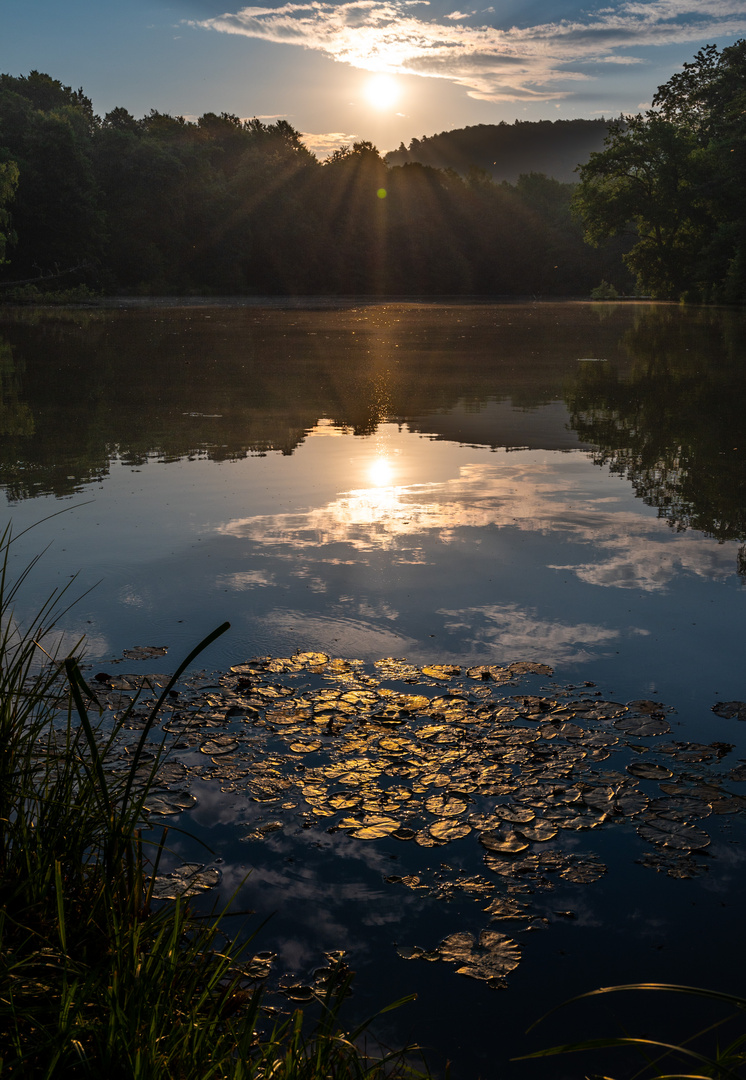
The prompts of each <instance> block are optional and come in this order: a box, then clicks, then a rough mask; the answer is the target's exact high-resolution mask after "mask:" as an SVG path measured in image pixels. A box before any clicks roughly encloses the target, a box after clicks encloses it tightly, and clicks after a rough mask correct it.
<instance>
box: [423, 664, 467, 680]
mask: <svg viewBox="0 0 746 1080" xmlns="http://www.w3.org/2000/svg"><path fill="white" fill-rule="evenodd" d="M422 674H423V675H428V676H429V677H430V678H431V679H455V678H456V677H457V676H458V675H460V674H461V668H460V667H457V666H456V665H455V664H428V666H427V667H423V669H422Z"/></svg>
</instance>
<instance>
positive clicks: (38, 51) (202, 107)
mask: <svg viewBox="0 0 746 1080" xmlns="http://www.w3.org/2000/svg"><path fill="white" fill-rule="evenodd" d="M743 36H746V0H625V2H617V0H611V2H610V0H600V2H599V3H598V4H596V5H593V4H590V5H589V4H587V3H585V4H582V3H577V2H576V0H568V2H567V3H564V4H562V5H560V4H557V3H553V2H550V0H523V2H522V3H518V2H515V0H480V2H479V3H476V4H469V3H461V4H455V3H451V2H448V0H429V2H428V0H342V2H333V0H289V2H282V0H274V2H272V3H270V4H268V5H267V6H259V4H258V3H257V4H254V5H251V6H249V5H246V4H245V3H242V2H241V0H239V2H237V3H236V4H231V3H230V0H220V2H213V0H126V2H122V0H64V2H62V0H0V71H3V72H9V73H11V74H13V75H20V74H27V73H28V72H29V71H30V70H32V69H33V68H36V69H38V70H40V71H45V72H48V73H49V74H50V75H53V76H54V77H55V78H58V79H61V80H62V81H63V82H64V83H65V84H67V85H72V86H74V87H78V86H82V87H83V89H84V90H85V91H86V93H87V94H88V95H89V96H90V97H91V98H92V99H93V103H94V107H95V108H96V111H97V112H99V113H100V114H103V113H105V112H107V111H108V110H109V109H111V108H113V107H114V106H116V105H122V106H125V107H126V108H128V109H129V110H130V112H132V113H134V115H136V116H142V115H143V114H144V113H146V112H148V111H149V110H150V109H151V108H155V109H158V110H160V111H163V112H170V113H173V114H179V115H184V116H188V117H196V116H198V115H200V114H201V113H203V112H207V111H214V112H220V111H226V112H232V113H236V114H237V115H239V116H242V117H251V116H259V117H263V118H267V119H275V118H279V117H283V118H286V119H288V120H289V121H290V123H291V124H292V125H293V126H294V127H295V128H297V129H298V130H299V131H301V132H303V133H304V134H305V135H307V143H308V145H309V146H311V147H312V148H313V149H316V150H317V151H319V152H323V149H324V148H325V147H334V146H338V145H340V143H342V142H346V141H350V140H352V139H371V140H372V141H373V142H375V143H376V145H377V146H378V147H379V148H380V149H381V150H382V151H386V150H390V149H392V148H394V147H396V146H398V144H399V142H400V141H402V140H403V141H404V142H405V143H408V142H409V141H410V140H411V139H412V138H413V137H415V136H421V135H430V134H433V133H434V132H437V131H444V130H448V129H450V128H454V127H461V126H464V125H467V124H480V123H481V124H491V123H499V122H500V121H501V120H505V121H508V122H511V121H513V120H515V119H522V120H538V119H569V118H573V117H594V116H601V115H605V116H615V115H618V114H619V113H620V112H625V113H628V112H637V111H639V110H640V109H641V108H645V107H646V106H647V105H648V104H649V103H650V100H651V98H652V95H653V93H654V91H655V88H656V87H657V86H658V85H659V84H660V83H661V82H664V81H665V80H666V79H667V78H668V77H669V76H670V75H671V74H672V73H673V71H675V70H677V69H678V68H680V67H681V65H682V64H683V63H684V61H686V60H689V59H691V58H692V57H693V55H694V53H695V52H696V51H697V49H698V48H700V47H701V46H702V45H704V44H706V43H709V42H714V43H716V44H717V45H718V46H720V47H723V46H725V45H729V44H731V43H732V42H733V41H735V40H737V39H738V38H740V37H743ZM381 76H385V79H382V78H381ZM374 77H377V79H378V81H377V82H375V81H374V82H372V80H373V79H374Z"/></svg>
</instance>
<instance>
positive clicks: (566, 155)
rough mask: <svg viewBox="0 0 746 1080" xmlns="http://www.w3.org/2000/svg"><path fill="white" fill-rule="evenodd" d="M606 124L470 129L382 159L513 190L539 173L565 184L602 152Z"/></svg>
mask: <svg viewBox="0 0 746 1080" xmlns="http://www.w3.org/2000/svg"><path fill="white" fill-rule="evenodd" d="M608 131H609V122H608V121H607V120H535V121H534V120H526V121H522V120H516V122H515V123H514V124H506V123H504V122H503V123H502V124H474V125H472V126H471V127H465V128H456V129H454V130H453V131H441V132H440V134H439V135H430V136H428V135H423V136H422V138H421V139H412V141H411V143H410V144H409V146H408V147H406V146H405V145H404V143H401V145H400V146H399V149H398V150H392V151H391V152H390V153H388V154H386V163H387V164H388V165H406V164H409V163H410V162H419V163H420V164H421V165H432V166H433V167H434V168H436V169H453V170H454V171H455V172H457V173H460V174H461V175H462V176H468V175H469V173H470V171H471V170H473V169H475V168H476V169H484V171H485V172H486V173H487V174H488V175H489V176H490V177H491V178H492V179H493V180H496V181H498V182H499V181H507V182H508V183H511V184H514V183H515V182H516V181H517V180H518V178H519V177H520V176H522V175H523V174H524V173H532V172H537V173H544V174H545V175H546V176H550V177H551V178H552V179H553V180H560V181H562V182H563V183H565V184H572V183H575V182H576V181H577V175H576V170H577V168H578V166H579V165H584V164H585V163H586V162H587V161H588V158H589V157H590V155H591V154H592V153H594V152H597V151H600V150H602V149H603V145H604V139H605V138H606V136H607V134H608Z"/></svg>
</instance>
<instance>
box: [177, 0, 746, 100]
mask: <svg viewBox="0 0 746 1080" xmlns="http://www.w3.org/2000/svg"><path fill="white" fill-rule="evenodd" d="M428 6H429V0H350V2H347V3H341V4H332V3H329V2H326V0H309V2H306V3H286V4H283V5H281V6H279V7H275V8H271V7H245V8H242V9H240V10H239V11H236V12H235V13H230V12H227V13H225V14H224V15H220V16H218V17H216V18H212V19H203V20H200V21H190V25H192V26H195V27H201V28H204V29H209V30H217V31H220V32H222V33H226V34H240V35H244V36H246V37H250V38H258V39H260V40H263V41H270V42H275V43H278V44H285V45H298V46H300V47H302V48H305V49H311V50H314V51H317V52H320V53H323V54H324V55H326V56H328V57H330V58H331V59H333V60H337V61H339V62H340V63H344V64H349V65H350V66H352V67H355V68H360V69H363V70H366V71H382V72H383V71H385V72H389V73H394V74H409V75H421V76H425V77H429V78H439V79H447V80H450V81H451V82H454V83H457V84H459V85H462V86H464V87H466V89H467V92H468V93H469V95H470V96H471V97H474V98H479V99H484V100H488V101H521V100H544V101H547V100H552V99H558V98H562V97H566V96H567V95H568V94H569V93H570V92H571V91H570V89H569V87H568V85H567V84H568V82H569V81H572V80H585V79H588V78H589V77H590V75H589V68H592V65H594V64H602V63H603V64H607V63H617V64H632V63H638V62H640V58H639V57H637V56H634V55H619V50H630V49H632V50H634V49H636V48H642V47H645V48H648V47H650V46H662V45H673V44H683V43H690V42H691V43H695V42H703V41H706V40H708V41H711V40H715V39H720V40H722V39H723V38H727V37H733V36H737V35H738V34H741V33H743V32H744V29H746V0H644V2H627V3H621V4H616V5H614V6H610V7H604V8H602V9H600V10H597V11H596V12H594V13H589V14H588V15H587V16H586V17H585V18H583V19H562V20H559V21H557V22H551V23H539V24H537V25H534V26H527V27H515V26H512V27H500V26H496V25H490V24H484V25H475V24H474V21H475V20H478V19H479V18H480V17H484V16H486V15H487V13H488V12H489V11H490V9H487V11H485V12H482V13H481V14H479V13H478V14H476V15H475V16H468V18H469V19H470V20H471V21H470V24H469V25H466V24H465V23H464V18H465V17H466V16H464V14H463V12H461V11H460V10H456V11H453V12H452V13H451V14H450V15H446V16H444V17H443V18H442V19H440V20H439V19H437V18H435V17H433V16H432V15H430V13H425V12H422V14H420V12H421V11H422V9H424V8H427V7H428ZM414 9H418V10H417V11H415V10H414ZM493 21H494V16H493Z"/></svg>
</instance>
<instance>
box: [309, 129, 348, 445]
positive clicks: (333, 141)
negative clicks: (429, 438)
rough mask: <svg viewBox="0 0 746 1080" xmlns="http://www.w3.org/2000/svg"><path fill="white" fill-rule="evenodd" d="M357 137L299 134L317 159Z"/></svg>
mask: <svg viewBox="0 0 746 1080" xmlns="http://www.w3.org/2000/svg"><path fill="white" fill-rule="evenodd" d="M357 138H358V136H357V135H345V133H344V132H343V131H325V132H322V133H321V134H314V133H313V132H310V131H304V132H302V134H301V139H302V141H303V145H304V146H305V147H307V149H308V150H310V151H311V153H312V154H315V155H316V157H318V158H319V159H323V158H326V157H329V156H330V155H331V154H333V153H334V151H335V150H338V149H339V148H340V147H341V146H351V145H352V143H354V142H355V139H357ZM329 434H337V435H342V434H344V432H343V431H340V430H339V429H338V428H336V429H333V430H332V431H331V432H329Z"/></svg>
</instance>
